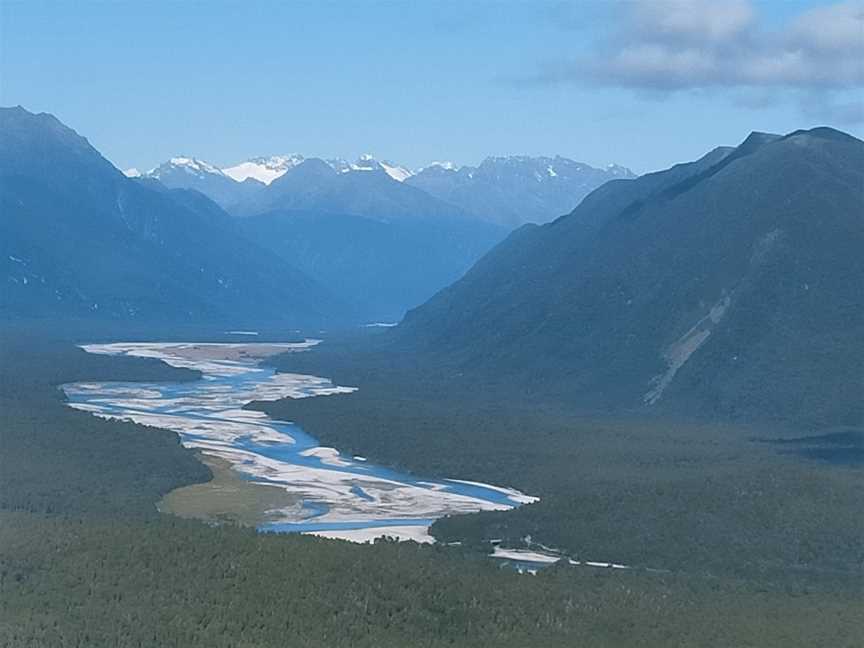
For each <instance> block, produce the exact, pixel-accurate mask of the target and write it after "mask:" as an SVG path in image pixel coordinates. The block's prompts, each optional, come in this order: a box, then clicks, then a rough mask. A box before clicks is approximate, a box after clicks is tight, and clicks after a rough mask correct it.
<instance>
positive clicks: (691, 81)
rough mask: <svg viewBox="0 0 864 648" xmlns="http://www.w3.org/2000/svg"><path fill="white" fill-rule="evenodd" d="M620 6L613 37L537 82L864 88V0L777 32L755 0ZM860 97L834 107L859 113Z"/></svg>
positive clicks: (663, 87) (665, 0)
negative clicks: (761, 18) (759, 11)
mask: <svg viewBox="0 0 864 648" xmlns="http://www.w3.org/2000/svg"><path fill="white" fill-rule="evenodd" d="M619 8H620V11H619V13H618V14H617V22H616V25H615V27H614V28H613V30H612V33H611V35H608V36H606V37H604V38H603V39H602V40H601V42H599V43H596V47H594V48H593V50H592V52H591V54H590V55H587V56H582V57H580V58H576V59H573V60H570V61H569V62H566V63H556V64H553V65H546V66H545V67H543V69H542V70H541V71H540V73H539V74H537V75H535V76H534V77H533V78H532V80H533V81H535V82H540V83H557V82H571V81H575V82H580V83H591V84H596V85H603V86H613V87H624V88H633V89H636V90H640V91H641V90H651V91H660V92H674V91H677V90H688V89H705V88H735V89H738V90H747V91H754V90H760V89H766V88H773V89H776V90H780V91H784V92H785V91H791V92H792V93H800V92H802V91H804V92H810V93H816V92H819V93H823V94H826V93H827V94H828V95H832V94H837V93H844V92H847V93H848V91H850V90H856V89H860V88H864V0H848V1H846V2H840V3H837V4H833V5H827V6H824V7H818V8H814V9H810V10H807V11H804V12H801V13H800V14H799V15H797V16H795V17H794V18H793V19H792V20H790V21H789V22H788V23H787V24H785V25H783V26H781V27H779V28H774V29H769V28H767V27H766V26H765V24H764V21H762V20H760V17H759V15H758V14H757V12H756V9H755V7H754V6H753V5H752V4H751V2H750V0H725V1H722V2H721V1H717V0H634V1H633V2H628V3H626V4H622V5H621V6H620V7H619ZM787 94H788V92H787ZM778 96H779V95H778ZM821 103H822V104H824V105H826V106H828V105H829V103H830V102H827V101H826V100H825V97H823V99H822V100H821ZM856 104H857V102H856V101H854V100H853V101H852V102H851V105H850V106H848V107H846V109H844V110H842V111H839V112H838V111H834V112H835V113H836V114H838V115H841V114H846V115H849V116H854V115H857V114H859V113H860V112H861V111H860V110H858V109H857V105H856Z"/></svg>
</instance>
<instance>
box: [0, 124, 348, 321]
mask: <svg viewBox="0 0 864 648" xmlns="http://www.w3.org/2000/svg"><path fill="white" fill-rule="evenodd" d="M0 282H2V285H3V290H2V291H0V317H2V318H12V317H46V316H50V317H58V318H62V317H85V318H86V317H91V318H100V319H114V320H151V321H155V320H172V319H173V320H186V319H189V318H194V319H198V320H199V321H223V322H227V323H235V324H241V323H243V322H248V323H251V322H261V321H279V322H283V323H286V324H293V325H300V324H320V323H326V322H332V321H334V320H337V319H338V320H341V319H343V318H345V317H346V313H347V309H346V308H345V307H343V306H342V305H341V304H340V302H339V301H338V300H337V299H335V298H334V297H332V296H331V295H330V294H329V293H328V291H327V290H326V289H325V288H323V287H322V286H321V285H319V284H317V283H316V282H315V281H313V280H312V279H310V278H309V277H307V276H305V275H304V274H303V273H301V272H299V271H297V270H295V269H293V268H292V267H291V266H290V265H289V264H287V263H285V261H284V260H282V259H280V258H278V257H277V256H276V255H274V254H272V253H270V252H268V251H266V250H264V249H262V248H261V247H259V246H257V245H254V244H252V243H250V242H248V241H247V240H246V239H245V238H244V237H243V236H242V235H241V234H240V232H239V230H238V229H237V228H236V226H235V223H234V222H233V220H232V219H231V218H230V217H229V216H228V215H227V214H226V213H225V212H223V211H222V210H221V209H220V208H219V207H217V206H216V205H215V204H213V203H212V202H211V201H210V200H208V199H206V198H205V197H204V196H201V195H193V194H190V193H189V192H169V191H164V190H154V189H153V188H152V187H150V186H147V185H146V184H145V183H141V182H137V181H135V180H132V179H129V178H126V177H125V176H124V175H123V174H122V173H121V172H120V171H118V170H117V169H116V168H114V166H112V165H111V163H110V162H108V161H107V160H106V159H105V158H103V157H102V156H101V155H100V154H99V153H98V152H97V151H96V150H95V149H94V148H93V147H92V146H90V144H89V143H88V142H87V140H85V139H84V138H83V137H80V136H79V135H78V134H77V133H75V132H74V131H73V130H71V129H69V128H67V127H66V126H64V125H63V124H61V123H60V122H59V121H58V120H57V119H56V118H54V117H53V116H51V115H48V114H44V113H43V114H38V115H36V114H32V113H29V112H27V111H26V110H24V109H23V108H20V107H19V108H5V109H2V110H0Z"/></svg>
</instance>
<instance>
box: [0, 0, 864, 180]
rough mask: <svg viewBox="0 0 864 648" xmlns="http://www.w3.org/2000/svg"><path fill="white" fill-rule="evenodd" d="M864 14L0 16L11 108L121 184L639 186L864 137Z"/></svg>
mask: <svg viewBox="0 0 864 648" xmlns="http://www.w3.org/2000/svg"><path fill="white" fill-rule="evenodd" d="M862 56H864V4H862V2H859V1H858V0H853V1H852V2H843V3H832V2H816V1H813V2H805V1H798V0H777V1H774V2H756V1H755V0H729V1H727V2H722V3H717V2H709V1H708V0H642V1H634V2H626V3H625V2H590V1H585V2H570V3H567V2H558V1H552V2H542V1H539V0H535V1H532V2H516V1H508V2H485V1H484V2H480V1H479V0H475V1H473V2H472V1H462V2H447V1H438V2H408V1H405V2H348V1H345V2H340V3H326V2H314V3H313V2H308V3H307V2H294V3H288V2H212V1H211V2H152V3H150V2H148V3H142V2H134V3H126V2H100V3H95V2H92V3H90V2H80V1H79V2H61V1H55V2H50V3H40V2H38V1H34V0H28V1H27V2H21V3H18V2H12V1H10V0H4V1H3V2H2V3H0V103H2V105H17V104H21V105H23V106H24V107H26V108H28V109H30V110H33V111H40V112H41V111H47V112H51V113H53V114H55V115H57V117H59V118H60V119H61V120H62V121H64V122H65V123H67V124H68V125H70V126H72V127H73V128H75V129H76V130H77V131H78V132H79V133H81V134H82V135H84V136H86V137H87V138H88V139H89V140H90V141H91V143H93V144H94V146H96V147H97V148H99V149H100V150H101V151H102V152H103V153H104V154H105V155H106V157H108V158H109V159H111V160H112V161H113V162H114V163H115V164H117V165H118V166H119V167H121V168H126V167H130V166H136V167H139V168H141V169H149V168H150V167H152V166H155V165H156V164H157V163H159V162H161V161H163V160H165V159H167V158H168V157H171V156H173V155H178V154H183V155H194V156H196V157H200V158H202V159H205V160H208V161H210V162H213V163H215V164H217V165H227V164H230V163H234V162H238V161H240V160H242V159H245V158H248V157H251V156H255V155H269V154H277V153H290V152H299V153H303V154H305V155H307V156H308V155H317V156H321V157H331V156H341V157H348V158H353V157H355V156H357V155H358V154H360V153H364V152H371V153H373V154H375V155H376V156H378V157H380V158H382V159H390V160H393V161H396V162H400V163H403V164H406V165H408V166H412V167H414V166H420V165H422V164H424V163H427V162H429V161H432V160H453V161H455V162H457V163H461V164H474V163H477V162H479V161H480V160H481V159H482V158H483V157H485V156H487V155H508V154H531V155H554V154H561V155H565V156H568V157H572V158H574V159H577V160H580V161H584V162H588V163H590V164H596V165H601V164H607V163H611V162H616V163H619V164H623V165H626V166H629V167H631V168H632V169H634V170H635V171H637V172H644V171H649V170H654V169H658V168H662V167H666V166H668V165H670V164H673V163H675V162H678V161H683V160H687V159H693V158H695V157H698V156H699V155H701V154H703V153H704V152H705V151H707V150H709V149H711V148H713V147H714V146H717V145H721V144H734V143H737V142H738V141H740V140H741V139H743V138H744V137H745V136H746V135H747V133H748V132H749V131H751V130H766V131H774V132H786V131H790V130H794V129H796V128H804V127H810V126H813V125H817V124H829V125H833V126H836V127H839V128H842V129H844V130H846V131H848V132H851V133H853V134H856V135H857V136H859V137H861V136H862V135H864V123H862V121H864V95H862V92H864V90H862V88H864V58H862Z"/></svg>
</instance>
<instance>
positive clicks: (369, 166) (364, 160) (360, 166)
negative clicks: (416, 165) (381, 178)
mask: <svg viewBox="0 0 864 648" xmlns="http://www.w3.org/2000/svg"><path fill="white" fill-rule="evenodd" d="M326 162H327V164H329V165H330V166H331V167H332V168H333V169H334V170H335V171H336V172H338V173H349V172H351V171H384V173H386V174H387V175H389V176H390V177H391V178H393V179H394V180H396V181H397V182H403V181H404V180H405V179H406V178H410V177H411V176H412V175H414V174H413V173H412V172H411V171H410V170H409V169H406V168H405V167H403V166H399V165H397V164H393V163H392V162H386V161H383V162H382V161H379V160H377V159H375V157H374V156H373V155H371V154H370V153H363V154H362V155H361V156H360V157H358V158H357V161H356V162H347V161H346V160H343V159H341V158H334V159H330V160H326Z"/></svg>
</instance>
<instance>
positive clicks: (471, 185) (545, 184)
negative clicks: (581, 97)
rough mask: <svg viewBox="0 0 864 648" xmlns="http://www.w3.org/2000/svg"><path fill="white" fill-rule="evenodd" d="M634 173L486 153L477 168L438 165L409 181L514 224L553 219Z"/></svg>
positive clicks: (490, 218)
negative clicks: (601, 189) (612, 182)
mask: <svg viewBox="0 0 864 648" xmlns="http://www.w3.org/2000/svg"><path fill="white" fill-rule="evenodd" d="M633 177H635V176H634V175H633V173H632V172H631V171H630V170H629V169H625V168H624V167H620V166H616V165H610V166H608V167H606V168H605V169H596V168H594V167H591V166H589V165H587V164H582V163H581V162H575V161H573V160H570V159H567V158H564V157H561V156H557V157H554V158H550V157H528V156H511V157H490V158H486V159H485V160H484V161H483V162H482V163H481V164H480V166H477V167H468V166H466V167H461V168H455V167H453V166H451V165H441V164H436V165H432V166H429V167H426V168H425V169H423V170H422V171H420V172H419V173H417V174H415V175H413V176H412V177H410V178H408V179H406V180H405V183H406V184H409V185H411V186H414V187H418V188H420V189H423V190H424V191H426V192H428V193H430V194H432V195H433V196H436V197H438V198H440V199H441V200H445V201H447V202H449V203H452V204H454V205H458V206H459V207H462V208H463V209H465V210H466V211H467V212H469V213H472V214H476V215H477V216H479V217H481V218H483V219H484V220H487V221H490V222H493V223H498V224H500V225H505V226H507V227H510V228H513V227H518V226H519V225H523V224H525V223H547V222H549V221H551V220H553V219H555V218H557V217H559V216H561V215H562V214H566V213H567V212H569V211H571V210H572V209H573V208H574V207H575V206H576V205H578V204H579V201H581V200H582V198H584V197H585V196H586V195H588V194H589V193H590V192H591V191H593V190H594V189H596V188H597V187H599V186H600V185H602V184H603V183H605V182H608V181H609V180H615V179H622V178H624V179H626V178H633Z"/></svg>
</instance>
